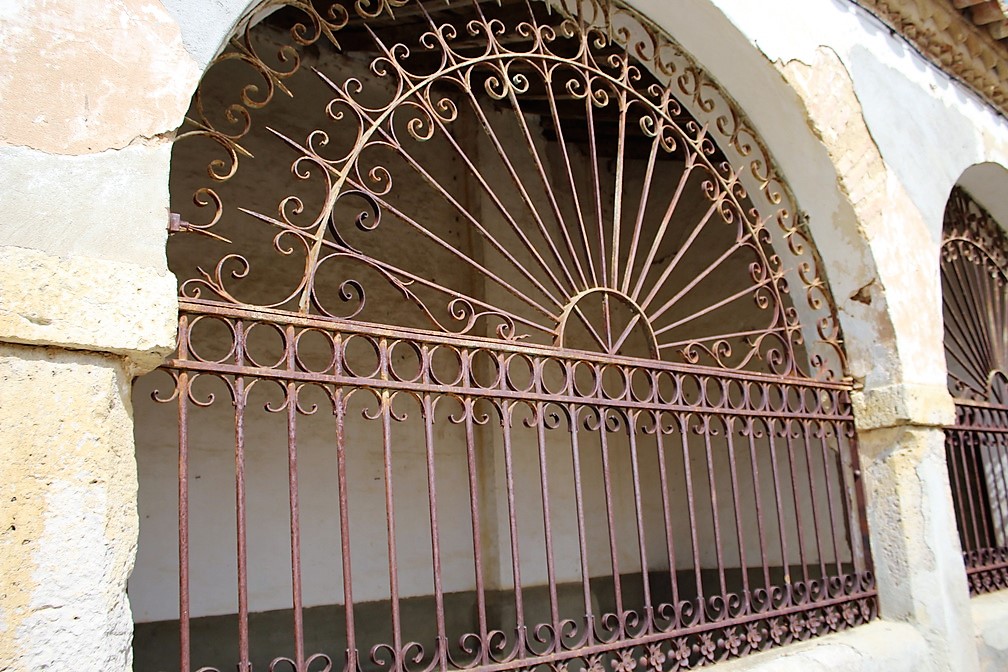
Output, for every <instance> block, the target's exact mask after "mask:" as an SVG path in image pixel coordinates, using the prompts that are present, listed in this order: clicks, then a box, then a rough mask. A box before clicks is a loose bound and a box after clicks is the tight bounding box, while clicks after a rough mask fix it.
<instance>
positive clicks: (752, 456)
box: [745, 418, 787, 591]
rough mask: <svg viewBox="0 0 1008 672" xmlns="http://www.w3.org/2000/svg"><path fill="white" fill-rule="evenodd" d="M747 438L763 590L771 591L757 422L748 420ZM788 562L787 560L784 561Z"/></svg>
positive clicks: (751, 419)
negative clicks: (757, 447) (757, 449)
mask: <svg viewBox="0 0 1008 672" xmlns="http://www.w3.org/2000/svg"><path fill="white" fill-rule="evenodd" d="M745 422H746V437H747V439H748V443H749V463H750V464H751V465H752V481H753V493H754V495H755V498H756V530H757V532H758V534H759V547H760V564H761V566H762V569H763V588H764V589H766V590H767V591H769V590H770V563H769V561H768V560H767V544H766V530H765V529H764V523H763V496H762V493H761V492H760V486H761V485H762V481H761V480H760V476H759V457H758V456H757V455H756V421H755V420H754V419H753V418H746V421H745ZM784 562H787V559H786V558H785V559H784Z"/></svg>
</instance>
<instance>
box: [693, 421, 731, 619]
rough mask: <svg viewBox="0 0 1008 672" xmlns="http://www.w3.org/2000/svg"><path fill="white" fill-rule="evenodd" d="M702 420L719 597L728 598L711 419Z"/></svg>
mask: <svg viewBox="0 0 1008 672" xmlns="http://www.w3.org/2000/svg"><path fill="white" fill-rule="evenodd" d="M700 417H701V418H702V419H703V440H704V451H705V455H706V458H707V485H708V487H709V488H710V507H711V514H712V515H713V522H714V550H715V551H716V554H717V569H718V582H719V584H720V587H721V597H723V598H725V599H727V598H728V584H727V582H726V581H725V566H724V551H723V546H722V544H721V516H720V514H719V513H718V500H717V483H716V478H715V471H714V452H713V449H712V447H711V426H710V425H711V417H710V416H709V415H707V414H702V415H701V416H700Z"/></svg>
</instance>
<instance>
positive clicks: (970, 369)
mask: <svg viewBox="0 0 1008 672" xmlns="http://www.w3.org/2000/svg"><path fill="white" fill-rule="evenodd" d="M1006 250H1008V238H1006V237H1005V234H1004V232H1003V231H1002V230H1001V228H1000V227H999V226H998V224H997V222H995V221H994V220H993V219H992V218H991V216H990V215H989V214H987V212H986V211H985V210H984V209H983V208H981V207H980V206H979V205H977V203H976V201H974V200H973V199H972V198H970V196H969V194H967V193H966V192H965V191H963V190H962V189H960V188H956V189H955V190H954V191H953V192H952V196H951V198H950V199H949V203H948V206H947V208H946V210H945V233H944V239H943V241H942V262H941V264H942V297H943V306H944V319H945V357H946V360H947V362H948V369H949V373H948V375H949V391H950V392H951V393H952V395H953V396H955V397H956V398H957V399H968V400H973V401H992V402H997V403H1001V404H1004V403H1008V397H1006V396H1005V387H1004V380H1005V372H1006V371H1008V329H1006V326H1008V293H1006V292H1005V279H1006V270H1008V257H1006V256H1005V254H1006V253H1005V251H1006Z"/></svg>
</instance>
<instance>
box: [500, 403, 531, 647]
mask: <svg viewBox="0 0 1008 672" xmlns="http://www.w3.org/2000/svg"><path fill="white" fill-rule="evenodd" d="M500 412H501V425H502V427H501V428H502V431H503V433H504V479H505V484H506V488H507V510H508V535H509V539H510V541H511V579H512V581H513V582H514V605H515V629H516V630H517V637H518V650H519V651H524V650H525V642H526V632H525V602H524V599H523V596H522V582H521V553H520V549H519V545H518V544H519V542H518V539H519V537H518V511H517V508H516V506H515V487H514V455H513V452H512V447H511V422H512V419H513V412H514V411H513V408H512V406H511V403H510V402H508V401H502V402H501V406H500Z"/></svg>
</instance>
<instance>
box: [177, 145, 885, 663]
mask: <svg viewBox="0 0 1008 672" xmlns="http://www.w3.org/2000/svg"><path fill="white" fill-rule="evenodd" d="M729 129H730V127H729ZM719 132H721V133H723V134H730V130H729V132H728V133H726V131H725V129H724V128H719ZM753 141H754V142H757V143H758V141H757V140H756V139H755V137H753ZM740 151H741V150H740ZM769 163H770V161H769V160H768V158H767V157H763V158H762V162H761V165H762V166H764V167H766V169H767V171H768V172H770V173H771V174H772V171H771V170H770V168H769ZM754 175H755V177H756V178H757V181H758V180H759V175H756V174H755V173H754ZM764 181H765V182H772V181H773V178H766V179H765V180H764ZM766 188H767V187H766V184H765V183H764V184H762V185H758V186H757V190H759V189H766ZM775 188H777V187H776V186H771V187H770V191H773V189H775ZM780 188H783V185H781V186H780ZM770 199H771V200H772V197H771V198H770ZM795 215H797V213H795ZM802 240H803V239H802ZM799 245H800V246H802V247H804V249H805V251H807V247H805V246H806V245H807V243H800V244H799ZM812 265H814V262H812ZM805 270H807V269H805ZM799 272H800V271H799ZM239 273H242V271H239ZM236 277H237V276H236ZM208 280H210V278H209V277H208ZM212 284H213V283H212ZM207 286H208V287H209V286H210V285H207ZM217 288H218V289H220V285H218V286H217ZM191 298H195V297H193V296H191ZM827 303H829V300H828V299H827ZM194 321H196V320H194ZM828 328H829V327H828ZM507 330H509V331H510V327H509V328H508V329H507ZM845 384H846V383H845ZM233 392H234V391H233ZM234 394H236V395H238V396H236V399H238V397H239V396H240V394H239V393H238V392H234ZM236 403H237V404H239V405H240V404H242V403H244V401H239V402H236ZM288 403H290V402H288ZM801 403H803V402H801ZM844 404H846V402H842V405H844ZM830 406H831V408H834V409H836V408H837V406H836V405H835V404H833V402H830ZM372 419H373V418H372ZM848 419H849V418H848ZM533 422H534V421H533ZM845 431H846V430H845ZM838 434H839V432H838ZM848 435H849V434H848ZM386 442H387V439H386ZM753 459H754V460H755V459H756V458H755V457H753ZM807 459H808V460H809V462H810V460H811V458H810V457H808V458H807ZM823 460H824V462H825V460H826V451H824V456H823ZM733 468H734V467H733ZM811 468H812V467H811V465H810V464H809V472H810V471H811ZM824 468H825V467H824ZM837 468H838V469H839V468H840V467H837ZM845 468H846V467H845ZM753 472H755V465H754V467H753ZM792 478H793V477H792ZM543 487H544V486H543ZM711 488H712V490H713V488H714V486H713V485H712V486H711ZM812 490H813V489H812ZM756 497H757V498H758V495H757V496H756ZM811 497H812V498H813V499H814V497H815V495H814V492H812V494H811ZM757 506H758V505H757ZM794 507H795V508H797V507H798V504H797V500H795V504H794ZM847 508H854V507H852V506H851V505H850V504H849V505H848V506H847ZM736 515H737V518H738V514H736ZM833 515H834V514H833V509H832V508H831V513H830V516H831V517H832V516H833ZM737 522H738V521H737ZM715 527H716V528H717V522H715ZM798 527H799V532H798V536H799V537H801V536H802V535H801V532H800V522H798ZM739 530H740V531H739V532H738V534H739V537H740V541H739V543H740V546H741V545H742V541H741V536H742V534H743V533H742V532H741V524H740V523H739ZM390 534H391V533H390ZM817 534H818V533H817V532H816V535H817ZM781 536H783V533H781ZM390 543H391V542H390ZM761 543H762V542H761ZM834 543H835V544H836V538H834ZM853 543H854V544H855V545H857V542H856V541H854V542H853ZM694 545H695V548H696V547H697V541H696V539H695V540H694ZM816 545H818V541H816ZM740 550H741V549H740ZM390 552H391V551H390ZM803 552H804V551H803V550H802V554H803ZM669 553H671V551H669ZM743 553H744V551H743ZM784 553H786V551H784ZM641 554H642V555H643V550H642V551H641ZM855 554H856V553H855ZM838 555H839V554H838ZM846 561H849V560H842V559H841V558H839V557H837V558H836V563H837V568H838V571H840V564H841V563H842V562H846ZM718 562H719V563H720V562H721V560H720V558H719V559H718ZM743 562H744V560H743ZM802 562H803V560H802ZM854 563H855V565H856V566H857V564H858V561H857V560H854ZM614 564H615V560H614ZM764 564H766V560H764ZM862 566H863V565H862ZM785 571H786V570H785ZM859 571H860V570H859ZM825 572H826V570H825V569H824V570H823V573H824V574H825ZM743 576H744V574H743ZM699 580H700V579H698V581H699ZM743 580H745V579H744V578H743ZM806 580H807V577H806ZM767 581H769V579H767ZM788 582H789V581H788ZM722 583H724V579H722ZM724 589H725V588H724V587H722V590H724ZM865 596H866V597H870V595H868V594H867V592H866V593H865ZM617 599H618V598H617ZM860 609H861V611H862V613H863V614H864V616H865V617H867V616H868V615H869V614H870V613H871V607H868V606H867V602H866V604H865V606H862V607H861V608H860ZM866 610H867V611H866ZM844 618H845V620H848V621H849V622H850V619H849V617H847V616H845V617H844ZM851 618H853V620H855V621H856V620H857V617H856V616H852V617H851ZM372 655H373V654H372ZM376 662H377V661H376Z"/></svg>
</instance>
